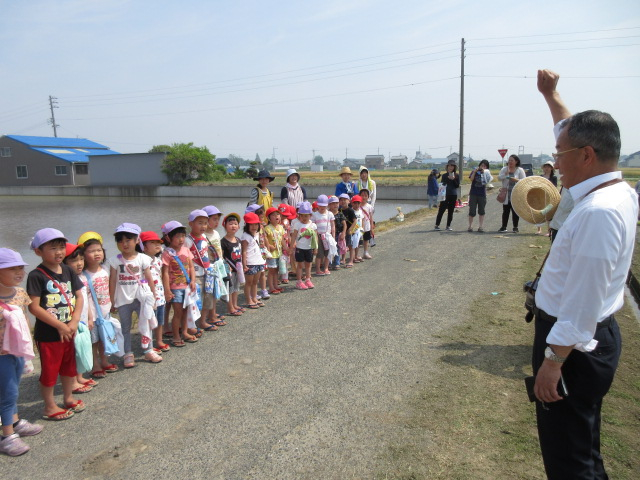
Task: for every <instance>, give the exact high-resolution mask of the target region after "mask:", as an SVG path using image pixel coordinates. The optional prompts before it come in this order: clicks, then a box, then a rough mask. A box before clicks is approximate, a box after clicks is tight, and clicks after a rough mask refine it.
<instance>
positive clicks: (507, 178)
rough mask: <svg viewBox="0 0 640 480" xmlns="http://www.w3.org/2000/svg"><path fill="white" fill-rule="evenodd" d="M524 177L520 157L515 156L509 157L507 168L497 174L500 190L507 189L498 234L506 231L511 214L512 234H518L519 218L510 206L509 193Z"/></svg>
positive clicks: (525, 175)
mask: <svg viewBox="0 0 640 480" xmlns="http://www.w3.org/2000/svg"><path fill="white" fill-rule="evenodd" d="M526 177H527V174H526V173H524V170H523V169H522V168H520V157H518V156H517V155H511V156H510V157H509V160H508V161H507V166H506V167H503V168H502V170H500V173H499V174H498V178H499V179H500V180H502V188H506V189H507V196H506V197H505V199H504V202H502V227H500V230H498V232H506V231H507V224H508V223H509V214H513V233H518V223H519V222H520V217H518V214H517V213H516V211H515V210H514V209H513V206H512V205H511V192H512V191H513V187H515V185H516V183H518V182H519V181H520V180H522V179H523V178H526Z"/></svg>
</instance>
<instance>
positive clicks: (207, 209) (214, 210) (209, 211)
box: [202, 205, 222, 217]
mask: <svg viewBox="0 0 640 480" xmlns="http://www.w3.org/2000/svg"><path fill="white" fill-rule="evenodd" d="M202 210H204V211H205V212H206V213H207V215H208V216H210V217H212V216H214V215H222V212H221V211H220V210H218V207H215V206H213V205H207V206H206V207H204V208H203V209H202Z"/></svg>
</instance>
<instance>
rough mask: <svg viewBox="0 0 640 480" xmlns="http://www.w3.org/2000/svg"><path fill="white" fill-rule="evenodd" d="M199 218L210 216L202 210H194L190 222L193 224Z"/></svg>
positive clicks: (190, 215)
mask: <svg viewBox="0 0 640 480" xmlns="http://www.w3.org/2000/svg"><path fill="white" fill-rule="evenodd" d="M198 217H204V218H209V214H208V213H207V212H205V211H204V210H202V209H200V208H199V209H198V210H194V211H192V212H191V213H190V214H189V221H190V222H193V221H194V220H195V219H196V218H198Z"/></svg>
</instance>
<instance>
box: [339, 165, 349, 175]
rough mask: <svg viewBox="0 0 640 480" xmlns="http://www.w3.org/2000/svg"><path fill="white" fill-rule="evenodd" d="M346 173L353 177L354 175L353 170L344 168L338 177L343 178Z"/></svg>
mask: <svg viewBox="0 0 640 480" xmlns="http://www.w3.org/2000/svg"><path fill="white" fill-rule="evenodd" d="M345 173H348V174H349V175H353V173H352V172H351V169H350V168H349V167H342V168H341V169H340V173H339V174H338V176H342V175H344V174H345Z"/></svg>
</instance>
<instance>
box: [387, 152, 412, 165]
mask: <svg viewBox="0 0 640 480" xmlns="http://www.w3.org/2000/svg"><path fill="white" fill-rule="evenodd" d="M408 160H409V159H408V158H407V156H406V155H394V156H392V157H391V159H390V160H389V166H390V167H391V168H407V164H408Z"/></svg>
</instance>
